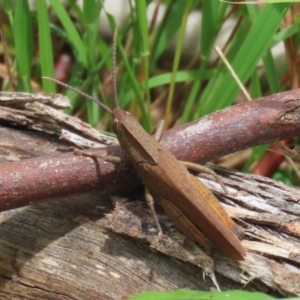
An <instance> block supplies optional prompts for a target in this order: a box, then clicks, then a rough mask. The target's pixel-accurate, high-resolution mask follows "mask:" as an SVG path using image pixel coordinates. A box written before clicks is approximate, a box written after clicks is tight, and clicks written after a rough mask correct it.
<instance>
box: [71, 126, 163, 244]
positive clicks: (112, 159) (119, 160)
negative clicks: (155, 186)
mask: <svg viewBox="0 0 300 300" xmlns="http://www.w3.org/2000/svg"><path fill="white" fill-rule="evenodd" d="M162 126H163V124H162ZM74 153H75V154H76V155H83V156H88V157H96V158H102V159H103V160H105V161H108V162H111V163H124V162H125V163H126V162H129V160H128V159H126V158H125V159H124V158H121V157H119V156H114V155H106V154H99V153H92V152H88V151H84V150H79V149H75V150H74ZM145 198H146V201H147V204H148V207H149V208H150V212H151V215H152V218H153V220H154V222H155V226H156V229H157V231H158V235H157V239H156V243H155V244H156V246H157V244H158V243H159V241H160V240H161V238H162V229H161V226H160V224H159V222H158V218H157V215H156V213H155V209H154V200H153V197H152V195H151V193H150V191H149V189H148V188H147V187H146V186H145Z"/></svg>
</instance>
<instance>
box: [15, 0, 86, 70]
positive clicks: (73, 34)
mask: <svg viewBox="0 0 300 300" xmlns="http://www.w3.org/2000/svg"><path fill="white" fill-rule="evenodd" d="M21 1H22V0H21ZM49 2H50V3H51V5H52V7H53V9H54V10H55V12H56V14H57V16H58V18H59V20H60V22H61V23H62V25H63V27H64V28H65V30H66V32H67V36H68V38H69V40H70V42H71V43H72V44H73V46H74V48H75V49H76V52H77V55H78V59H79V61H81V63H82V64H83V65H84V66H85V67H86V68H87V67H88V59H87V49H86V47H85V45H84V43H83V41H82V39H81V38H80V35H79V34H78V32H77V30H76V28H75V26H74V24H73V22H72V21H71V19H70V17H69V15H68V13H67V12H66V10H65V8H64V7H63V5H62V3H61V1H58V0H49Z"/></svg>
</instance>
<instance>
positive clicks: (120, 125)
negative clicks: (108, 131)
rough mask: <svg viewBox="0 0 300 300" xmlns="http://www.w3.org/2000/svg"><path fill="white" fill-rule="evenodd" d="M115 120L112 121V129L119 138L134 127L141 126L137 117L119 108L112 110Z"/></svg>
mask: <svg viewBox="0 0 300 300" xmlns="http://www.w3.org/2000/svg"><path fill="white" fill-rule="evenodd" d="M113 115H114V118H115V121H114V123H113V131H114V132H115V134H116V135H117V136H118V138H120V137H121V136H124V135H126V133H128V132H129V133H130V132H133V131H134V129H135V128H137V127H141V125H140V124H139V122H138V121H137V119H136V118H135V117H134V116H133V115H132V114H131V113H129V112H127V111H123V110H121V109H120V108H115V109H114V110H113Z"/></svg>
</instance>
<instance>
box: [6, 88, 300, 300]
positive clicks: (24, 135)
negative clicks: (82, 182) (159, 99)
mask: <svg viewBox="0 0 300 300" xmlns="http://www.w3.org/2000/svg"><path fill="white" fill-rule="evenodd" d="M298 93H299V92H298ZM288 101H289V102H291V101H296V99H294V100H291V99H289V100H288ZM297 109H298V108H297ZM1 110H2V108H1ZM287 111H288V113H289V114H290V110H288V109H287ZM296 113H298V112H297V111H296ZM273 114H274V113H273ZM27 117H28V116H27ZM284 118H285V119H288V121H289V122H291V119H292V118H287V115H284V116H283V119H284ZM30 120H32V116H30ZM49 120H50V119H49ZM60 122H61V119H60ZM294 122H298V120H294ZM48 124H50V125H51V126H57V125H56V124H54V123H53V124H51V122H48ZM50 125H49V126H50ZM31 126H32V124H31ZM276 126H277V125H274V126H273V129H272V130H274V128H275V127H276ZM286 126H288V125H286ZM286 126H282V127H285V128H283V129H282V130H281V133H282V131H283V130H286ZM298 126H299V125H298ZM293 127H295V126H293ZM39 128H40V127H39ZM48 128H49V127H48ZM56 128H59V126H57V127H56ZM190 130H191V129H190ZM193 130H194V131H195V129H193ZM222 130H223V129H222ZM186 132H187V131H185V133H186ZM298 132H299V128H298ZM180 134H182V132H179V133H178V135H180ZM0 135H1V143H0V159H1V161H2V164H1V165H0V176H1V166H7V165H10V166H17V164H19V163H20V162H21V163H22V162H23V161H25V159H27V158H30V157H31V158H30V159H28V160H27V161H29V162H31V161H35V160H38V161H39V162H41V161H43V160H44V161H46V160H47V159H48V158H49V157H56V158H57V157H58V158H57V159H59V158H63V157H65V156H66V155H69V156H73V154H72V153H68V154H57V153H59V151H58V149H62V148H64V149H68V147H69V144H66V143H64V142H61V141H59V140H58V138H56V137H55V136H50V135H47V134H43V133H38V132H34V131H27V130H24V129H14V128H11V127H10V126H7V127H5V126H1V127H0ZM165 136H166V137H165V138H166V139H168V136H170V135H169V132H168V133H167V134H166V135H165ZM45 155H46V156H45ZM49 155H50V156H49ZM69 156H68V157H69ZM78 159H82V161H83V162H85V163H87V164H94V165H95V163H96V162H95V161H94V160H92V159H90V158H77V157H76V160H78ZM12 161H15V162H12ZM7 162H11V163H7ZM75 162H76V161H75ZM59 167H60V165H57V166H56V169H55V168H53V170H52V172H53V173H54V175H55V172H58V173H59V170H58V169H59ZM101 167H102V165H101ZM12 170H13V169H12ZM67 171H68V172H69V174H72V173H71V170H70V169H68V170H67ZM67 171H66V172H65V173H64V174H65V175H66V174H68V172H67ZM217 171H218V173H219V174H220V175H221V176H222V177H223V180H224V182H225V184H226V185H227V187H228V188H229V191H230V193H229V194H228V195H223V193H222V191H221V189H220V188H219V186H218V184H216V183H215V182H214V181H212V180H211V178H209V177H207V176H204V175H201V177H202V180H203V181H204V182H205V183H206V184H207V185H208V186H209V187H211V188H212V189H213V190H214V191H216V193H217V195H218V197H219V198H220V199H221V200H222V202H223V203H224V205H225V208H226V209H227V211H228V212H229V214H230V215H231V216H232V217H233V218H235V219H236V220H237V222H238V223H239V224H241V225H242V226H243V227H244V228H245V230H246V235H245V238H244V240H243V241H242V244H243V246H244V247H245V249H246V251H247V257H246V260H245V261H244V262H235V261H233V260H232V259H229V258H227V257H225V256H223V255H222V254H221V253H219V252H217V253H216V254H215V256H214V259H212V258H210V257H208V256H207V255H205V254H204V253H203V252H202V251H201V249H199V248H198V247H197V246H196V245H195V244H194V243H193V242H191V241H188V240H186V239H185V237H184V236H182V235H181V234H180V233H178V232H177V231H175V230H174V228H173V226H172V224H170V223H169V222H168V220H167V219H166V217H165V216H164V214H163V213H162V212H161V210H160V208H159V207H158V208H157V211H158V213H159V218H160V223H161V224H162V227H163V231H164V236H163V240H162V242H161V243H160V244H159V246H158V249H153V240H154V238H155V234H156V232H155V226H154V224H153V222H152V219H151V217H150V214H149V211H148V209H147V207H146V205H145V203H144V201H143V199H142V197H141V196H140V194H139V193H138V192H137V193H136V194H134V195H132V194H130V196H129V197H127V198H126V199H124V196H125V193H121V194H120V195H122V198H119V197H114V198H113V201H111V199H110V197H109V195H108V194H103V193H102V194H100V193H99V191H97V190H95V189H96V188H97V186H94V188H93V189H94V191H91V192H86V193H83V191H81V193H80V194H75V195H74V193H73V194H72V193H69V194H68V196H64V197H58V195H57V194H55V192H53V195H56V196H57V197H56V198H55V199H49V198H48V199H34V200H35V201H38V200H44V203H39V204H36V205H31V206H26V207H21V208H17V209H13V210H7V211H3V212H1V213H0V237H1V238H0V298H1V299H13V298H15V299H126V298H127V297H128V296H130V295H135V294H137V293H140V292H142V291H146V290H158V291H164V290H171V289H178V288H192V289H203V290H207V289H210V288H215V287H216V282H217V283H218V284H219V286H220V288H221V289H222V290H224V289H229V288H230V289H232V288H245V289H248V290H260V291H263V292H268V293H274V294H275V295H286V296H291V295H298V296H299V295H300V290H299V287H300V284H299V283H300V204H299V199H300V193H299V189H298V188H294V187H290V186H286V185H284V184H282V183H279V182H276V181H273V180H270V179H266V178H262V177H259V176H253V175H247V174H241V173H237V172H231V171H227V170H223V169H222V170H217ZM30 172H32V170H31V169H28V173H30ZM25 173H26V172H25V171H24V174H25ZM24 174H21V175H22V176H20V174H19V175H18V174H14V176H13V178H14V184H15V185H19V184H21V183H22V182H25V183H26V182H27V183H28V179H30V178H31V177H30V174H27V175H28V176H25V175H24ZM40 174H43V173H40ZM54 175H53V176H54ZM77 175H78V177H81V176H83V177H84V174H82V173H78V174H77ZM18 176H19V177H18ZM127 177H128V176H127ZM129 177H130V176H129ZM132 178H134V177H132ZM46 180H47V181H49V179H48V178H47V179H46ZM76 180H77V178H73V181H75V182H76ZM66 182H67V180H66ZM3 183H5V181H4V179H3V178H1V189H3ZM63 184H64V183H62V185H63ZM48 186H51V181H50V182H48ZM53 187H54V189H55V188H56V186H55V185H54V186H53ZM100 189H101V186H100ZM74 190H75V188H74ZM102 190H103V189H102ZM14 191H15V190H14ZM25 192H26V191H25ZM28 192H31V191H28ZM29 194H30V193H29ZM49 195H50V194H48V196H49ZM49 200H51V201H49ZM0 201H3V195H2V197H1V200H0ZM112 202H113V203H114V204H115V205H116V207H115V209H114V206H113V204H112ZM204 273H206V274H207V275H208V276H206V279H205V280H204V279H203V274H204ZM214 274H215V276H216V281H215V282H213V281H212V280H211V278H214Z"/></svg>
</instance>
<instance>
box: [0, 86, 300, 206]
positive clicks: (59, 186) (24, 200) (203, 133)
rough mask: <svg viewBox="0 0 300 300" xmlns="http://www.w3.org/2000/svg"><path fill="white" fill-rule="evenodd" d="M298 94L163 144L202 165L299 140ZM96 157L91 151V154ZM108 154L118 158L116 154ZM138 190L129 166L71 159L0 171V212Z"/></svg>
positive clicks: (174, 132)
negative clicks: (93, 192)
mask: <svg viewBox="0 0 300 300" xmlns="http://www.w3.org/2000/svg"><path fill="white" fill-rule="evenodd" d="M299 100H300V90H299V89H298V90H293V91H289V92H285V93H281V94H276V95H272V96H269V97H265V98H263V99H260V100H256V101H253V102H248V103H243V104H239V105H236V106H233V107H230V108H227V109H225V110H222V111H219V112H216V113H214V114H211V115H209V116H206V117H204V118H202V119H200V120H198V121H195V122H192V123H189V124H186V125H184V126H179V127H176V128H173V129H171V130H168V131H167V132H165V133H164V135H163V137H162V141H161V142H162V144H164V145H165V146H166V147H167V148H169V149H170V150H171V151H172V152H173V154H174V155H175V156H176V157H177V158H178V159H180V160H186V161H194V162H195V161H197V162H201V163H203V162H206V161H209V160H212V159H216V158H218V157H220V156H223V155H225V154H228V153H232V152H235V151H237V150H241V149H245V148H249V147H252V146H255V145H259V144H263V143H269V142H274V141H277V140H282V139H286V138H295V137H298V136H300V131H299V130H300V122H299V116H300V101H299ZM94 151H95V150H94ZM108 154H112V155H122V151H121V150H120V149H116V148H112V147H110V148H108ZM138 184H140V182H139V180H138V178H137V177H136V175H135V173H134V171H133V170H132V168H131V167H130V165H119V166H116V167H115V166H113V165H111V164H109V163H107V162H104V161H103V160H101V159H98V160H96V159H91V158H88V157H81V156H76V155H74V154H73V153H66V154H58V155H55V156H44V157H39V158H32V159H27V160H23V161H20V162H16V163H5V164H1V165H0V211H3V210H7V209H12V208H16V207H21V206H26V205H29V204H30V203H32V202H34V201H37V200H40V199H45V198H47V197H55V196H65V195H71V194H75V193H81V192H85V191H88V190H94V189H98V190H99V191H103V190H110V189H112V188H124V187H132V186H135V185H138Z"/></svg>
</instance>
